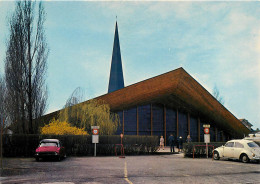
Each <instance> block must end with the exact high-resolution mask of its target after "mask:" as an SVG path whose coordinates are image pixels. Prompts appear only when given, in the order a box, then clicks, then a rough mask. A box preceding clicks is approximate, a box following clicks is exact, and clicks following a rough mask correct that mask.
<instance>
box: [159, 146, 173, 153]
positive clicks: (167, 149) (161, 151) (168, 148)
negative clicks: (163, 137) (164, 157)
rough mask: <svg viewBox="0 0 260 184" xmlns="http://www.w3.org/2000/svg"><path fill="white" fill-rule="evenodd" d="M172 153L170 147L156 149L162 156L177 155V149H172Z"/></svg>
mask: <svg viewBox="0 0 260 184" xmlns="http://www.w3.org/2000/svg"><path fill="white" fill-rule="evenodd" d="M174 151H175V152H174V153H171V148H170V146H165V147H164V149H158V150H157V153H162V154H178V148H177V147H175V148H174Z"/></svg>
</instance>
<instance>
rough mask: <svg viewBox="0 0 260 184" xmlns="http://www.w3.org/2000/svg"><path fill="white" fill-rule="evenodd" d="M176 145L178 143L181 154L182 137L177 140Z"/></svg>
mask: <svg viewBox="0 0 260 184" xmlns="http://www.w3.org/2000/svg"><path fill="white" fill-rule="evenodd" d="M178 143H179V147H178V148H179V150H178V151H179V152H181V151H182V144H183V140H182V136H180V137H179V138H178Z"/></svg>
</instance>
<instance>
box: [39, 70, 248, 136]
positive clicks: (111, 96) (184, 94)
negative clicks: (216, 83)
mask: <svg viewBox="0 0 260 184" xmlns="http://www.w3.org/2000/svg"><path fill="white" fill-rule="evenodd" d="M95 99H97V100H103V101H105V102H106V103H108V104H109V105H110V108H111V110H112V111H114V112H116V111H119V110H123V109H128V108H131V107H135V106H137V105H142V104H147V103H162V104H165V105H167V106H170V107H172V108H176V109H179V110H180V111H185V112H190V113H191V114H193V115H198V116H199V117H203V118H206V119H207V120H211V121H213V122H212V123H213V124H214V123H215V124H216V125H217V126H218V127H220V128H222V129H223V130H225V131H227V132H228V133H229V134H231V135H233V136H234V137H243V135H244V134H248V133H249V130H248V129H247V128H246V127H245V126H244V125H243V124H242V123H241V122H240V120H238V119H237V118H236V117H235V116H234V115H233V114H232V113H231V112H229V111H228V110H227V109H226V108H225V107H224V106H223V105H222V104H221V103H219V102H218V101H217V100H216V99H215V98H214V97H213V96H212V95H211V94H210V93H209V92H208V91H207V90H206V89H205V88H204V87H203V86H202V85H200V84H199V83H198V82H197V81H196V80H195V79H194V78H193V77H192V76H190V75H189V74H188V73H187V72H186V71H185V70H184V69H183V68H178V69H176V70H173V71H170V72H168V73H165V74H162V75H159V76H156V77H153V78H150V79H147V80H144V81H141V82H138V83H136V84H133V85H130V86H127V87H125V88H122V89H119V90H116V91H114V92H111V93H108V94H105V95H102V96H99V97H97V98H95ZM86 102H87V101H86ZM86 102H82V103H80V104H84V103H86ZM80 104H78V105H80ZM58 113H59V111H56V112H53V113H51V114H47V115H45V117H44V120H45V122H47V120H50V119H51V118H53V117H54V116H57V115H58Z"/></svg>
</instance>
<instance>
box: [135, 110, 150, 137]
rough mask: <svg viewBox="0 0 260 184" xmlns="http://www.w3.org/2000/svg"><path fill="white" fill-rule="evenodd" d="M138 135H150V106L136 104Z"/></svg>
mask: <svg viewBox="0 0 260 184" xmlns="http://www.w3.org/2000/svg"><path fill="white" fill-rule="evenodd" d="M138 120H139V135H151V106H150V105H142V106H138Z"/></svg>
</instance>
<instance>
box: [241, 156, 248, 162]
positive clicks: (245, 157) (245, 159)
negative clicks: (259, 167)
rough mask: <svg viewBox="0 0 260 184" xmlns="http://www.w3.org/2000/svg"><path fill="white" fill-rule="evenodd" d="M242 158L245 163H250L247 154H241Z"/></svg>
mask: <svg viewBox="0 0 260 184" xmlns="http://www.w3.org/2000/svg"><path fill="white" fill-rule="evenodd" d="M240 160H241V161H242V162H243V163H248V162H249V158H248V156H247V155H246V154H243V155H241V156H240Z"/></svg>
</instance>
